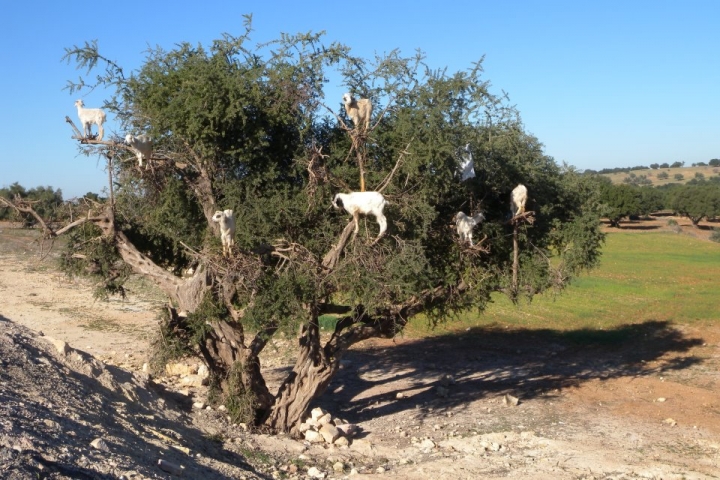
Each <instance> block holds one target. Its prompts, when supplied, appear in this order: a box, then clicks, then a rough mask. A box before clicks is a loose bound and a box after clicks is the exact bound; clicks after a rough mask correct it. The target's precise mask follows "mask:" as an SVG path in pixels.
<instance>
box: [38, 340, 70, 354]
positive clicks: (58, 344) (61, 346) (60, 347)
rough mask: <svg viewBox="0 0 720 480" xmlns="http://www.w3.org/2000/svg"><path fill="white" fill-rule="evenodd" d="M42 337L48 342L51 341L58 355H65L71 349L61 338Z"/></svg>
mask: <svg viewBox="0 0 720 480" xmlns="http://www.w3.org/2000/svg"><path fill="white" fill-rule="evenodd" d="M43 338H44V339H45V340H47V341H48V342H50V343H52V344H53V345H54V346H55V348H56V349H57V351H58V353H59V354H60V355H67V354H68V353H70V352H71V351H72V348H70V345H68V344H67V342H65V341H63V340H58V339H56V338H52V337H47V336H46V337H43Z"/></svg>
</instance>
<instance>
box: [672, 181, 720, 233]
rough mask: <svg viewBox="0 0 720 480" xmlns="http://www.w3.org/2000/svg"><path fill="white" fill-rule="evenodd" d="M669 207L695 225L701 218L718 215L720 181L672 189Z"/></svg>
mask: <svg viewBox="0 0 720 480" xmlns="http://www.w3.org/2000/svg"><path fill="white" fill-rule="evenodd" d="M669 205H670V207H671V208H672V209H673V210H674V211H675V212H677V213H678V214H680V215H682V216H685V217H687V218H689V219H690V220H691V221H692V223H693V225H697V224H698V223H700V221H701V220H702V219H703V218H713V217H716V216H718V215H720V183H718V182H700V183H698V184H695V185H682V186H679V187H677V188H675V189H673V190H672V192H671V193H670V199H669Z"/></svg>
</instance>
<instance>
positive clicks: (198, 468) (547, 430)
mask: <svg viewBox="0 0 720 480" xmlns="http://www.w3.org/2000/svg"><path fill="white" fill-rule="evenodd" d="M23 252H27V253H23ZM152 292H153V290H152V288H151V287H150V286H148V285H144V284H143V283H141V282H139V281H138V282H136V283H134V284H133V285H132V286H131V289H130V292H129V297H128V299H126V300H124V301H120V300H110V301H107V302H105V301H96V300H94V299H93V297H92V288H91V286H90V285H87V284H85V283H83V282H80V281H76V280H69V279H67V278H65V277H64V276H62V275H60V274H58V273H56V272H55V271H54V269H53V268H52V258H51V256H49V257H45V258H44V259H43V257H42V256H41V255H39V254H38V252H37V249H36V247H34V246H33V245H31V244H30V242H28V239H27V238H24V237H22V236H21V235H20V236H18V234H16V233H13V234H7V233H6V234H3V232H0V360H1V361H2V365H0V478H7V479H26V478H53V479H54V478H68V479H76V478H79V479H83V478H126V479H144V478H174V477H177V476H181V477H183V478H193V479H205V478H208V479H214V478H218V479H219V478H311V475H313V476H314V478H323V477H324V478H346V477H347V478H358V479H361V478H379V477H380V476H386V477H392V478H398V479H430V478H433V479H434V478H438V477H442V476H448V475H449V476H452V477H453V478H458V479H477V478H488V479H491V478H528V479H593V478H594V479H606V478H611V479H636V478H648V479H709V478H720V397H718V391H719V387H720V373H719V372H720V369H719V367H720V322H718V320H719V319H708V321H706V322H701V323H698V324H694V325H693V326H692V327H690V326H686V325H677V324H669V323H665V322H658V321H646V322H644V323H640V324H638V325H635V326H632V327H628V330H627V331H626V332H624V333H623V334H622V335H620V336H619V337H618V336H612V335H613V333H612V332H609V333H608V341H602V338H600V340H601V341H599V342H598V345H597V346H594V347H591V348H588V347H578V346H577V345H578V344H577V343H576V342H574V341H573V338H572V336H571V335H562V334H559V333H557V332H537V331H535V332H527V331H517V330H512V329H506V328H503V327H492V328H490V327H488V328H483V329H474V330H471V331H467V332H464V333H463V334H458V335H447V336H444V337H440V338H434V339H432V340H419V339H411V338H399V339H396V340H394V341H379V340H374V341H368V342H365V343H364V344H362V345H360V346H359V347H358V348H356V349H354V350H353V351H351V352H350V353H349V354H348V355H347V356H346V357H345V358H344V359H343V368H342V370H341V373H340V374H339V375H338V377H337V378H336V379H335V380H334V381H333V383H332V384H331V386H330V388H329V390H328V392H327V393H326V394H325V395H324V396H323V397H322V399H321V401H320V402H319V404H318V405H317V406H318V407H321V408H322V409H324V410H325V411H328V412H330V413H331V414H332V415H333V416H337V417H341V418H343V419H345V420H347V421H349V422H352V423H354V424H357V425H358V427H359V433H357V434H356V435H355V436H354V438H353V439H352V441H351V443H350V445H348V446H340V447H338V446H327V445H326V444H319V443H318V444H311V443H309V442H303V441H297V440H293V439H290V438H287V437H283V436H280V437H271V436H267V435H260V434H253V433H249V432H246V431H245V429H244V428H243V426H242V425H233V424H231V423H230V422H229V421H228V419H227V417H226V415H225V414H224V413H223V412H222V411H221V410H219V409H217V408H210V409H208V408H207V407H205V406H203V408H198V407H200V404H201V403H205V402H206V398H205V395H206V393H207V392H206V387H204V386H202V385H201V384H200V382H195V381H193V380H194V379H195V377H194V376H193V375H190V374H194V373H195V370H196V369H197V365H195V366H194V367H192V364H193V363H194V361H189V362H188V365H190V366H191V369H192V371H190V372H182V373H181V374H180V375H179V376H178V375H175V376H171V375H166V376H162V377H153V378H150V377H149V376H148V374H147V373H146V372H144V371H143V364H144V363H146V362H147V360H148V354H149V341H150V339H151V338H152V335H153V334H154V332H155V330H156V326H157V324H156V320H155V316H156V312H157V311H158V309H159V308H160V307H161V305H162V298H161V297H157V296H156V295H155V294H154V293H152ZM617 338H623V339H624V340H623V341H622V342H618V341H616V339H617ZM293 348H294V345H293V342H292V341H291V340H279V341H276V342H275V343H274V344H273V345H272V346H271V348H269V349H268V352H267V355H266V356H265V358H264V359H263V365H264V368H265V373H266V374H267V377H268V378H269V379H270V383H271V384H273V383H274V384H277V381H279V379H280V378H282V375H283V374H284V373H286V372H287V370H288V369H289V368H290V364H289V361H290V359H291V358H292V350H293ZM193 405H195V406H193Z"/></svg>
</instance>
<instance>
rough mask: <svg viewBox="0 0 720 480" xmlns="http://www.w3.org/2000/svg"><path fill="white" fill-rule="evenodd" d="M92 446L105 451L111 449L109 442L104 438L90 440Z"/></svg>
mask: <svg viewBox="0 0 720 480" xmlns="http://www.w3.org/2000/svg"><path fill="white" fill-rule="evenodd" d="M90 446H91V447H93V448H95V449H97V450H102V451H103V452H109V451H110V447H108V444H107V442H105V440H103V439H102V438H96V439H95V440H93V441H92V442H90Z"/></svg>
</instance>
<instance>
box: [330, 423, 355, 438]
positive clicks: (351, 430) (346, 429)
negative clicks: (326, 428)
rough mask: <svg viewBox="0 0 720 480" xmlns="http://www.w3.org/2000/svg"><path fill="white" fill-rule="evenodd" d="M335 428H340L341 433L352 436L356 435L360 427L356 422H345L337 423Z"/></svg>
mask: <svg viewBox="0 0 720 480" xmlns="http://www.w3.org/2000/svg"><path fill="white" fill-rule="evenodd" d="M335 428H337V429H338V430H340V433H342V434H343V435H345V436H346V437H350V438H352V437H353V436H354V435H355V433H356V432H357V429H358V427H357V425H355V424H354V423H343V424H340V425H335Z"/></svg>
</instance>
